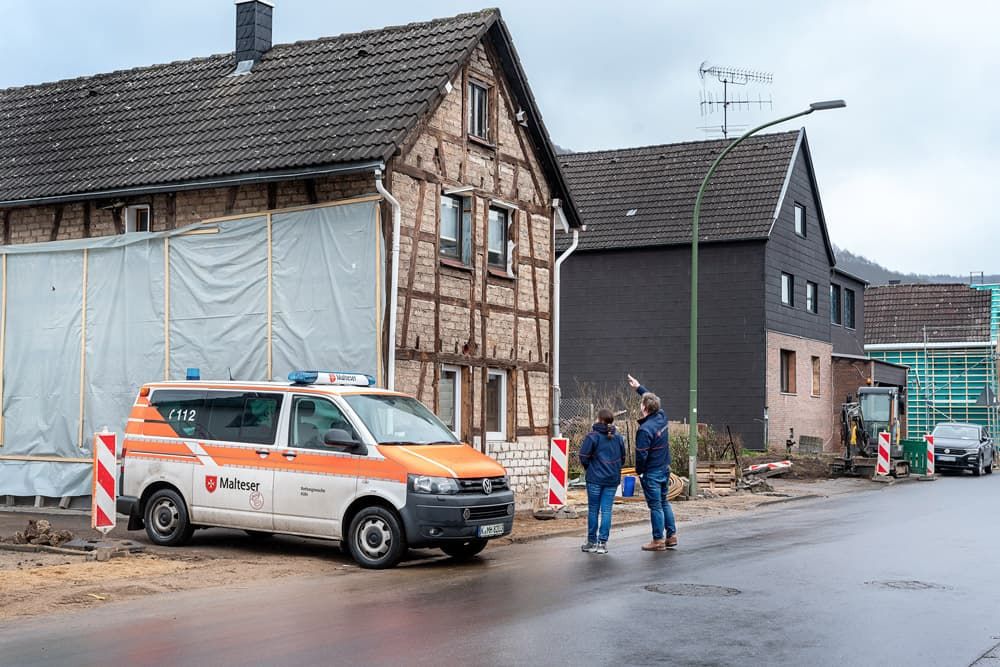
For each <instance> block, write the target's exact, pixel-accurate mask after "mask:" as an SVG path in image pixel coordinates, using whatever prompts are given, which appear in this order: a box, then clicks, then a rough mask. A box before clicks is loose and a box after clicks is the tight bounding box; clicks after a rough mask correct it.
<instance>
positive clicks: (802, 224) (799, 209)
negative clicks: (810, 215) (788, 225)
mask: <svg viewBox="0 0 1000 667" xmlns="http://www.w3.org/2000/svg"><path fill="white" fill-rule="evenodd" d="M795 233H796V234H798V235H799V236H801V237H802V238H805V236H806V207H805V206H803V205H802V204H796V205H795Z"/></svg>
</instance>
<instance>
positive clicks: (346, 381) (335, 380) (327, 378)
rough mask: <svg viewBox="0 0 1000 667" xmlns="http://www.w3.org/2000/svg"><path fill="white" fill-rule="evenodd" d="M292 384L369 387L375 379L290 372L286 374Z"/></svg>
mask: <svg viewBox="0 0 1000 667" xmlns="http://www.w3.org/2000/svg"><path fill="white" fill-rule="evenodd" d="M288 381H289V382H291V383H292V384H300V385H308V384H332V385H340V386H347V387H371V386H374V385H375V378H374V377H372V376H371V375H365V374H364V373H342V372H340V371H292V372H291V373H289V374H288Z"/></svg>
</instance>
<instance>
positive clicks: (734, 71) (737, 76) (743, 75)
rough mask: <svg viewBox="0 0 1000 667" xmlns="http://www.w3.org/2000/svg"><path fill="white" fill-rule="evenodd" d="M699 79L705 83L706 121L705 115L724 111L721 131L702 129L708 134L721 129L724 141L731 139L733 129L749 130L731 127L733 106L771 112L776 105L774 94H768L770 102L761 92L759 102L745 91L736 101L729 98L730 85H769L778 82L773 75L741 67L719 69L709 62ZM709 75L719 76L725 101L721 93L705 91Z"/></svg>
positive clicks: (702, 67)
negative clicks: (730, 116) (730, 120)
mask: <svg viewBox="0 0 1000 667" xmlns="http://www.w3.org/2000/svg"><path fill="white" fill-rule="evenodd" d="M698 76H699V77H700V78H701V80H702V90H701V93H700V106H701V115H702V117H703V118H704V117H705V116H708V115H709V114H712V113H715V112H716V111H718V110H720V109H721V110H722V127H721V128H717V127H713V126H710V127H703V128H701V129H703V130H706V131H719V130H720V129H721V131H722V136H723V138H728V137H729V130H730V129H738V128H739V127H745V126H732V128H730V125H729V108H730V107H733V108H735V109H743V110H750V109H751V108H752V107H754V106H756V108H758V109H765V108H767V109H770V108H772V107H773V106H774V104H773V101H772V100H771V96H770V95H768V96H767V99H765V98H764V97H763V96H762V95H761V94H760V93H758V94H757V99H753V98H752V97H751V96H750V94H749V93H746V92H745V93H743V94H742V95H737V96H736V98H734V99H733V98H730V97H729V86H748V85H751V84H764V85H769V84H770V83H771V82H772V81H773V80H774V75H773V74H771V73H770V72H761V71H758V70H750V69H742V68H738V67H719V66H718V65H710V64H709V63H708V61H707V60H706V61H705V62H703V63H702V64H701V65H700V66H699V67H698ZM706 76H712V77H715V79H716V81H718V82H719V83H721V84H722V97H721V98H720V97H719V96H718V93H717V92H713V91H711V90H705V83H704V82H705V77H706Z"/></svg>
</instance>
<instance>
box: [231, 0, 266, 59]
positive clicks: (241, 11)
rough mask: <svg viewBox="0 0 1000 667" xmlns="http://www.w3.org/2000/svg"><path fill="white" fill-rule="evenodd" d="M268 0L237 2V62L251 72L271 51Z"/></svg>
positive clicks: (242, 0)
mask: <svg viewBox="0 0 1000 667" xmlns="http://www.w3.org/2000/svg"><path fill="white" fill-rule="evenodd" d="M273 12H274V3H272V2H268V1H267V0H236V62H237V65H238V66H239V65H242V64H243V63H247V65H243V66H242V67H239V69H243V68H244V67H245V68H246V69H247V70H249V68H250V67H251V66H253V63H255V62H257V61H258V60H260V57H261V56H262V55H264V54H265V53H267V52H268V51H269V50H270V49H271V14H272V13H273Z"/></svg>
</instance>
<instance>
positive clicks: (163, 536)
mask: <svg viewBox="0 0 1000 667" xmlns="http://www.w3.org/2000/svg"><path fill="white" fill-rule="evenodd" d="M145 519H146V535H147V536H148V537H149V541H150V542H152V543H153V544H158V545H160V546H162V547H178V546H180V545H182V544H184V543H185V542H187V541H188V540H190V539H191V534H192V533H194V526H192V525H191V521H190V520H189V519H188V511H187V505H185V504H184V499H183V498H181V496H180V494H178V493H177V492H176V491H174V490H173V489H160V490H159V491H157V492H155V493H154V494H153V495H152V496H150V498H149V500H148V501H146V512H145Z"/></svg>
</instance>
